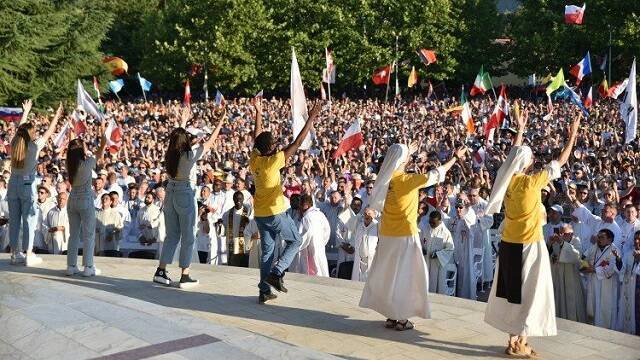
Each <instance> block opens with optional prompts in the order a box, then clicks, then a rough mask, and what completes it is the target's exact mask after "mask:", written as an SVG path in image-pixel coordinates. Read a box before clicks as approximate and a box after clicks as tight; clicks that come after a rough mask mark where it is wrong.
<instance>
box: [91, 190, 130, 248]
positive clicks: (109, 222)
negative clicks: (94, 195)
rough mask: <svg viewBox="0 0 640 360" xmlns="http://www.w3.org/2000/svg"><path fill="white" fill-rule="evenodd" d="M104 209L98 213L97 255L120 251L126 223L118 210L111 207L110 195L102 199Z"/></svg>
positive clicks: (104, 195)
mask: <svg viewBox="0 0 640 360" xmlns="http://www.w3.org/2000/svg"><path fill="white" fill-rule="evenodd" d="M100 200H101V202H102V208H101V209H100V210H98V211H96V253H100V252H102V251H106V250H118V249H119V247H120V246H119V243H120V236H121V233H122V228H123V226H124V223H123V221H122V216H121V215H120V213H119V212H118V209H116V208H113V207H111V204H112V200H111V197H110V196H109V194H103V195H102V197H101V198H100Z"/></svg>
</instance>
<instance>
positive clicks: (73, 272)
mask: <svg viewBox="0 0 640 360" xmlns="http://www.w3.org/2000/svg"><path fill="white" fill-rule="evenodd" d="M81 272H82V270H80V269H78V267H77V266H67V276H74V275H77V274H80V273H81Z"/></svg>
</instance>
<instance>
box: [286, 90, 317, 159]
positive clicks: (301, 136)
mask: <svg viewBox="0 0 640 360" xmlns="http://www.w3.org/2000/svg"><path fill="white" fill-rule="evenodd" d="M320 110H321V105H320V104H319V103H316V104H315V105H313V107H312V108H311V112H310V113H309V119H307V122H306V123H305V124H304V127H303V128H302V131H300V133H299V134H298V137H296V139H295V140H294V141H293V142H292V143H291V144H289V146H287V147H286V148H285V149H284V158H285V159H288V158H290V157H291V156H293V154H295V153H296V151H298V148H299V147H300V145H302V142H303V141H304V138H305V137H307V134H308V133H309V131H310V130H311V127H313V122H314V121H315V120H316V117H318V114H320Z"/></svg>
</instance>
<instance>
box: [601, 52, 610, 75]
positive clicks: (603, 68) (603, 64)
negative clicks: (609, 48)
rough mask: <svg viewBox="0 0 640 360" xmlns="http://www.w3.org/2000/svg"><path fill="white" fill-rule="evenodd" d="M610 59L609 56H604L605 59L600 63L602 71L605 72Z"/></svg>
mask: <svg viewBox="0 0 640 360" xmlns="http://www.w3.org/2000/svg"><path fill="white" fill-rule="evenodd" d="M608 59H609V54H604V59H603V60H602V62H601V63H600V70H601V71H605V70H606V69H607V61H608Z"/></svg>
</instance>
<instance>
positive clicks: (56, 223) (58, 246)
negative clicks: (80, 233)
mask: <svg viewBox="0 0 640 360" xmlns="http://www.w3.org/2000/svg"><path fill="white" fill-rule="evenodd" d="M56 198H57V205H56V206H54V207H53V208H52V209H51V210H49V213H48V214H47V217H46V219H45V221H44V224H43V230H44V231H45V233H46V237H45V242H46V244H47V248H48V250H49V252H50V253H51V254H56V255H58V254H61V253H62V252H63V251H66V250H67V246H68V241H69V230H70V229H69V216H68V215H67V199H68V198H69V194H67V193H63V192H61V193H58V195H57V196H56Z"/></svg>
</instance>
